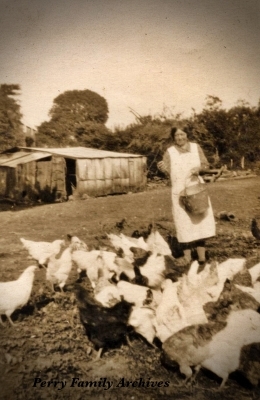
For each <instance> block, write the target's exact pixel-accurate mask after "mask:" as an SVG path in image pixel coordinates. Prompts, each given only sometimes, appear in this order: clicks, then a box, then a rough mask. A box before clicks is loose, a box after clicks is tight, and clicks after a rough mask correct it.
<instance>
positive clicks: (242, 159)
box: [241, 156, 245, 169]
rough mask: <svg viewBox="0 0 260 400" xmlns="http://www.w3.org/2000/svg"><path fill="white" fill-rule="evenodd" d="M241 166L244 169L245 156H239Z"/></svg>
mask: <svg viewBox="0 0 260 400" xmlns="http://www.w3.org/2000/svg"><path fill="white" fill-rule="evenodd" d="M241 168H242V169H244V168H245V157H244V156H243V157H241Z"/></svg>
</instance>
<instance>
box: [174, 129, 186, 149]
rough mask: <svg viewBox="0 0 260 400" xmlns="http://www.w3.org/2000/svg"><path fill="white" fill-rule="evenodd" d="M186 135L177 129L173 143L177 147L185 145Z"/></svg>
mask: <svg viewBox="0 0 260 400" xmlns="http://www.w3.org/2000/svg"><path fill="white" fill-rule="evenodd" d="M187 140H188V139H187V134H186V133H185V132H183V131H182V130H181V129H177V131H176V132H175V135H174V142H175V143H176V144H177V145H178V146H183V145H185V143H187Z"/></svg>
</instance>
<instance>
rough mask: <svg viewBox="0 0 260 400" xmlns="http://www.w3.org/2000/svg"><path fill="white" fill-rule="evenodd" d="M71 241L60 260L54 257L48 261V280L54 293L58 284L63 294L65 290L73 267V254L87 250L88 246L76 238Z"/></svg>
mask: <svg viewBox="0 0 260 400" xmlns="http://www.w3.org/2000/svg"><path fill="white" fill-rule="evenodd" d="M69 237H70V236H69ZM70 241H71V242H70V245H69V246H68V247H67V248H66V249H65V250H64V251H63V252H62V254H61V256H60V258H56V257H55V255H52V256H50V257H49V259H48V263H47V269H46V279H47V281H49V282H50V283H51V287H52V290H53V291H55V290H54V285H55V284H57V285H58V286H59V287H60V290H61V291H62V292H63V288H64V286H65V284H66V282H67V279H68V277H69V274H70V271H71V268H72V265H73V263H72V253H73V252H74V251H76V250H79V249H80V248H83V249H85V248H86V244H85V243H84V242H82V241H81V240H80V239H79V238H78V237H76V236H72V237H70Z"/></svg>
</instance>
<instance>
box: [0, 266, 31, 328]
mask: <svg viewBox="0 0 260 400" xmlns="http://www.w3.org/2000/svg"><path fill="white" fill-rule="evenodd" d="M36 268H37V267H36V266H35V265H32V266H30V267H28V268H26V269H25V270H24V271H23V273H22V274H21V275H20V276H19V278H18V279H16V280H15V281H10V282H0V322H1V323H3V321H2V318H1V315H2V314H5V315H6V317H7V318H8V320H9V321H10V324H11V325H14V323H13V321H12V319H11V315H12V313H13V312H14V311H15V310H16V309H17V308H20V307H23V306H24V305H26V304H27V302H28V300H29V298H30V295H31V291H32V286H33V280H34V272H35V270H36Z"/></svg>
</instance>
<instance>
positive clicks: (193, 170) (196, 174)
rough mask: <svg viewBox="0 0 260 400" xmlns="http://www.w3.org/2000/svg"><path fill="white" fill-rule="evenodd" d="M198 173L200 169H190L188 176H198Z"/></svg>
mask: <svg viewBox="0 0 260 400" xmlns="http://www.w3.org/2000/svg"><path fill="white" fill-rule="evenodd" d="M199 173H200V167H194V168H192V169H191V170H190V175H191V176H192V175H195V176H198V175H199Z"/></svg>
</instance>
